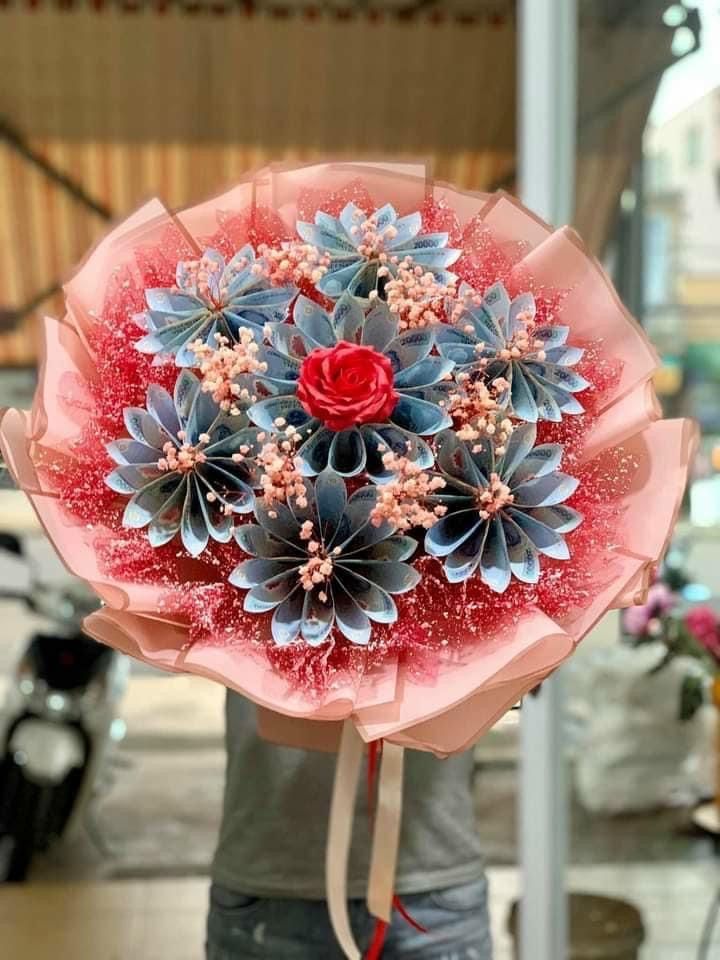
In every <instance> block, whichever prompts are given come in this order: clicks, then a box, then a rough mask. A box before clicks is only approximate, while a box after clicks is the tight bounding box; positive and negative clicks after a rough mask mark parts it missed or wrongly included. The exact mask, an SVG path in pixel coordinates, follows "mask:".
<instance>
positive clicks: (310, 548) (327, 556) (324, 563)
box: [298, 520, 340, 603]
mask: <svg viewBox="0 0 720 960" xmlns="http://www.w3.org/2000/svg"><path fill="white" fill-rule="evenodd" d="M300 538H301V539H302V540H307V541H308V544H307V552H308V559H307V563H304V564H303V565H302V566H301V567H299V568H298V575H299V577H300V583H301V585H302V588H303V590H308V591H309V590H314V589H315V587H323V589H321V590H320V591H319V592H318V597H319V598H320V600H321V602H322V603H327V601H328V594H327V592H326V590H325V589H324V587H326V586H327V585H328V584H329V582H330V580H331V579H332V576H333V571H334V565H333V558H334V557H337V556H339V554H340V547H335V548H334V549H333V550H327V549H326V548H325V547H324V546H323V544H322V542H321V541H320V540H316V539H315V526H314V524H313V522H312V520H306V521H305V522H304V523H303V525H302V527H301V529H300Z"/></svg>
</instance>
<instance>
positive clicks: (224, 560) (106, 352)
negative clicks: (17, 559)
mask: <svg viewBox="0 0 720 960" xmlns="http://www.w3.org/2000/svg"><path fill="white" fill-rule="evenodd" d="M65 291H66V302H67V313H66V315H65V317H64V318H62V319H61V320H54V319H48V320H47V321H46V322H45V325H44V337H45V345H44V354H43V361H42V367H41V372H40V378H39V385H38V389H37V394H36V397H35V400H34V403H33V408H32V410H31V411H30V412H29V413H26V412H23V411H18V410H8V411H5V412H4V415H3V417H2V422H1V431H2V447H3V452H4V455H5V457H6V460H7V462H8V464H9V466H10V468H11V470H12V472H13V473H14V475H15V477H16V479H17V481H18V483H19V484H20V486H22V488H23V489H24V490H25V492H26V493H27V495H28V496H29V497H30V499H31V500H32V503H33V505H34V506H35V508H36V510H37V513H38V516H39V518H40V520H41V522H42V524H43V525H44V527H45V529H46V531H47V533H48V535H49V537H50V539H51V540H52V541H53V543H54V544H55V546H56V547H57V549H58V552H59V553H60V555H61V556H62V557H63V559H64V560H65V562H66V564H67V565H68V566H69V568H70V569H71V570H72V571H73V572H74V573H76V574H77V575H78V576H79V577H82V578H83V579H85V580H86V581H88V583H90V584H91V585H92V587H93V588H94V589H95V590H96V591H97V593H98V595H99V596H100V597H101V598H102V600H103V601H104V605H103V607H102V608H101V610H99V611H98V612H97V613H94V614H92V615H91V616H90V617H89V618H88V620H87V630H88V631H89V632H90V633H91V634H92V635H93V636H95V637H97V638H98V639H100V640H102V641H104V642H106V643H109V644H112V645H113V646H115V647H117V648H119V649H121V650H124V651H126V652H127V653H130V654H132V655H133V656H136V657H139V658H141V659H144V660H146V661H149V662H150V663H152V664H155V665H156V666H159V667H163V668H165V669H168V670H174V671H185V672H189V673H196V674H201V675H203V676H206V677H210V678H213V679H215V680H218V681H220V682H222V683H224V684H226V685H227V686H229V687H231V688H233V689H235V690H237V691H239V692H240V693H242V694H244V695H246V696H247V697H249V698H250V699H251V700H253V701H254V702H255V703H256V704H257V705H258V707H259V713H260V725H261V729H262V730H263V731H264V732H265V734H266V735H267V736H268V737H270V738H271V739H277V740H279V741H284V742H290V743H297V744H300V745H305V746H318V747H330V748H332V747H339V749H340V755H339V759H338V775H337V781H336V790H335V797H334V804H333V812H332V814H331V824H330V842H329V855H328V880H329V896H330V907H331V914H332V916H333V921H334V923H335V926H336V929H337V932H338V935H339V937H340V940H341V943H342V944H343V947H344V949H345V952H346V953H347V955H348V956H357V955H358V954H357V948H356V947H355V946H354V944H353V942H352V935H351V933H350V931H349V926H348V924H347V918H346V916H345V915H344V913H343V910H344V907H343V904H344V895H343V885H342V874H343V864H344V858H345V857H346V855H347V850H346V843H345V840H346V839H347V838H345V840H343V838H342V836H341V835H340V834H338V835H337V836H335V835H334V833H333V831H337V830H338V829H340V827H339V824H341V822H342V819H343V811H345V814H344V815H345V816H346V813H347V806H348V804H350V803H351V801H352V800H353V799H354V785H355V784H356V782H357V776H358V770H359V765H360V761H361V756H362V753H363V745H364V744H365V743H371V744H375V745H377V744H378V743H380V742H382V743H383V760H382V766H381V771H380V790H381V791H383V790H391V789H399V784H400V778H401V758H402V749H403V748H405V747H411V748H417V749H424V750H432V751H434V752H435V753H437V754H439V755H443V754H448V753H451V752H453V751H457V750H461V749H463V748H465V747H467V746H469V745H470V744H472V743H473V742H474V741H475V740H476V739H477V738H478V737H479V736H480V735H481V734H482V733H483V731H485V730H486V729H487V728H488V727H489V726H491V725H492V724H493V723H494V722H495V721H496V720H497V718H499V717H500V716H501V715H502V714H503V713H504V712H505V711H506V710H507V709H508V708H509V707H510V706H511V705H513V704H514V703H515V702H516V701H517V700H518V699H519V698H520V697H521V696H522V695H523V694H524V693H525V692H526V691H527V690H529V689H531V688H532V687H533V686H535V685H536V684H537V683H538V682H539V681H541V680H542V679H543V678H544V677H545V676H546V675H547V674H549V673H550V672H551V671H552V670H553V669H554V668H555V667H557V666H558V665H559V664H560V663H561V662H562V661H563V660H564V659H565V658H566V657H567V656H568V655H569V654H570V653H571V652H572V650H573V648H574V646H575V644H576V643H577V642H578V641H579V640H580V639H581V638H582V637H583V636H584V635H585V634H586V633H587V631H588V630H589V629H590V628H591V627H592V626H593V624H595V623H596V621H597V620H598V619H599V618H600V617H601V616H602V615H603V614H604V613H605V612H606V611H607V610H608V609H610V608H613V607H623V606H627V605H629V604H633V603H636V602H640V601H642V599H643V597H644V596H645V594H646V591H647V589H648V587H649V585H650V583H651V582H652V577H653V571H654V568H655V566H656V564H657V562H658V559H659V557H660V556H661V554H662V553H663V550H664V548H665V545H666V543H667V540H668V536H669V532H670V530H671V527H672V525H673V522H674V519H675V517H676V514H677V511H678V509H679V505H680V501H681V497H682V493H683V489H684V485H685V479H686V472H687V466H688V461H689V459H690V456H691V451H692V447H693V443H694V431H693V428H692V427H691V426H690V425H689V424H688V422H686V421H682V420H675V421H663V420H660V419H659V411H658V408H657V403H656V400H655V397H654V393H653V388H652V379H651V378H652V374H653V370H654V368H655V365H656V357H655V354H654V352H653V350H652V348H651V346H650V344H649V342H648V341H647V339H646V337H645V336H644V334H643V332H642V330H641V329H640V328H639V327H638V325H637V324H636V323H635V322H634V321H633V320H632V318H631V317H630V316H629V315H628V314H627V312H626V311H625V310H624V308H623V307H622V305H621V304H620V302H619V301H618V299H617V296H616V294H615V293H614V291H613V289H612V286H611V284H610V282H609V281H608V279H607V277H606V276H605V274H604V273H603V271H602V269H601V267H600V266H599V264H598V263H597V262H596V261H595V260H593V259H592V257H590V256H589V255H588V254H587V252H586V251H585V250H584V248H583V246H582V243H581V241H580V240H579V238H578V237H577V236H576V235H575V234H574V233H573V232H572V231H571V230H569V229H567V228H565V229H561V230H558V231H553V230H552V229H551V228H550V227H548V226H547V225H546V224H544V223H542V222H540V221H539V220H538V219H537V218H536V217H535V216H534V215H533V214H532V213H530V212H529V211H527V210H525V209H523V207H521V206H520V205H519V204H518V203H517V202H516V201H514V200H513V199H512V198H510V197H509V196H507V195H504V194H496V195H492V196H488V195H471V194H467V193H462V192H460V191H457V190H454V189H453V188H451V187H448V186H444V185H441V184H434V183H433V182H431V181H430V180H429V179H428V178H427V177H426V175H425V171H424V169H423V168H421V167H417V166H413V165H408V164H367V165H359V164H340V163H330V164H320V165H314V166H307V167H299V168H285V167H271V168H268V169H265V170H262V171H260V172H256V173H254V174H253V175H250V176H248V177H247V178H246V179H245V180H244V181H243V182H241V183H240V184H238V185H237V186H236V187H234V188H233V189H232V190H230V191H229V192H228V193H226V194H224V195H222V196H219V197H217V198H215V199H213V200H211V201H208V202H205V203H203V204H201V205H199V206H197V207H194V208H191V209H189V210H185V211H182V212H179V213H175V214H171V213H169V212H168V211H167V210H166V209H165V208H164V207H163V206H162V205H161V204H160V203H159V202H158V201H152V202H150V203H148V204H146V205H145V206H144V207H142V208H141V209H140V210H138V211H137V212H136V213H135V214H134V215H132V216H131V217H129V218H128V219H127V220H125V221H124V222H122V223H120V224H119V225H118V226H117V227H116V228H115V229H114V230H112V231H111V232H110V233H109V234H108V235H107V236H106V237H105V238H104V239H103V240H102V241H101V242H100V243H99V244H98V246H97V247H96V248H95V249H94V250H93V251H92V252H91V253H90V254H89V255H88V257H87V258H86V260H85V262H84V263H83V264H82V265H81V266H80V267H79V269H78V270H77V271H76V273H75V274H74V276H73V277H72V278H71V279H70V280H69V281H68V283H67V285H66V287H65ZM389 807H392V804H390V805H388V804H381V805H380V806H379V808H378V815H377V820H376V841H375V842H376V848H377V850H378V851H379V852H378V855H377V857H373V867H372V868H371V878H370V894H369V902H370V906H371V909H372V910H373V912H374V913H375V914H376V915H377V916H378V917H379V918H381V920H385V921H386V920H387V919H388V917H389V911H390V905H391V902H392V867H393V856H392V854H391V853H390V854H388V853H387V851H388V850H392V847H393V843H395V844H396V842H397V823H396V822H394V821H393V819H392V817H393V815H392V812H390V813H388V809H389ZM341 832H342V831H341ZM383 850H384V851H385V853H383Z"/></svg>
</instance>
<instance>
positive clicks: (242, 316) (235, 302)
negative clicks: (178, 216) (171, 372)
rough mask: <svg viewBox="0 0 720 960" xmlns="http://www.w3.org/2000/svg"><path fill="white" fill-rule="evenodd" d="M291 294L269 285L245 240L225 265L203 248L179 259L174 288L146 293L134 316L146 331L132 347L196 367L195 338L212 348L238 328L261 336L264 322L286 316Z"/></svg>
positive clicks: (285, 288)
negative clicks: (142, 306) (143, 307)
mask: <svg viewBox="0 0 720 960" xmlns="http://www.w3.org/2000/svg"><path fill="white" fill-rule="evenodd" d="M294 293H295V288H294V287H293V286H291V285H282V286H272V285H271V284H270V282H269V281H268V279H267V278H266V276H265V272H264V271H263V268H262V261H258V260H257V259H256V257H255V251H254V250H253V248H252V247H251V246H250V245H249V244H248V245H247V246H245V247H243V248H242V250H239V251H238V252H237V253H236V254H235V255H234V256H233V257H232V258H231V259H230V260H229V261H228V262H227V263H226V262H225V258H224V257H223V255H222V254H221V253H219V252H218V251H217V250H213V249H212V248H207V249H206V250H204V251H203V253H202V254H201V255H200V256H199V257H198V258H197V259H196V260H181V261H180V262H179V263H178V265H177V271H176V274H175V283H174V285H173V286H171V287H160V288H157V287H155V288H150V289H147V290H146V291H145V300H146V303H147V309H146V310H144V311H143V312H142V313H140V314H138V315H137V318H136V319H137V322H138V324H139V325H141V326H142V327H143V328H144V329H145V330H147V334H146V336H144V337H142V338H141V339H139V340H138V342H137V343H136V348H137V349H138V350H140V351H141V352H142V353H150V354H173V355H174V357H175V362H176V363H177V365H178V366H179V367H194V366H197V362H196V361H197V357H196V354H195V351H194V350H193V349H192V346H193V344H194V343H195V342H196V341H198V340H199V341H200V342H202V343H207V344H210V345H211V346H214V345H215V339H216V337H217V336H222V337H226V338H227V339H228V340H229V341H230V342H234V341H237V340H238V339H239V332H240V330H241V329H242V328H243V327H244V328H246V329H251V330H254V331H255V332H256V333H257V334H258V335H259V336H262V329H263V327H264V326H265V324H266V323H268V322H270V321H272V320H280V319H282V317H283V316H284V315H285V310H286V308H287V305H288V303H289V302H290V300H291V299H292V297H293V295H294Z"/></svg>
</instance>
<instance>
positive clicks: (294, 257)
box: [252, 240, 330, 287]
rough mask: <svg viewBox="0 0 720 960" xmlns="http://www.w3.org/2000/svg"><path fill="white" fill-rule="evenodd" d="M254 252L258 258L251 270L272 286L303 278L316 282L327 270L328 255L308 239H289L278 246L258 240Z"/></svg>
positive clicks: (297, 283) (296, 283)
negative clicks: (303, 241) (258, 244)
mask: <svg viewBox="0 0 720 960" xmlns="http://www.w3.org/2000/svg"><path fill="white" fill-rule="evenodd" d="M258 254H259V256H260V257H261V258H262V259H261V260H259V261H258V262H257V263H255V264H254V265H253V268H252V269H253V272H255V273H256V274H261V275H263V276H265V277H266V278H267V279H268V280H269V281H270V283H271V284H273V286H278V287H282V286H285V285H286V284H289V283H293V284H295V285H296V286H299V285H300V284H301V283H302V282H303V281H304V280H309V281H310V282H311V283H317V282H318V280H320V279H322V277H323V276H324V275H325V274H326V273H327V270H328V266H329V264H330V257H329V256H328V255H327V254H326V253H324V252H323V251H321V250H318V248H317V247H314V246H313V245H312V244H310V243H302V242H300V241H295V240H293V241H291V242H290V243H284V244H283V245H282V246H280V247H271V246H269V245H268V244H266V243H261V244H260V246H259V247H258Z"/></svg>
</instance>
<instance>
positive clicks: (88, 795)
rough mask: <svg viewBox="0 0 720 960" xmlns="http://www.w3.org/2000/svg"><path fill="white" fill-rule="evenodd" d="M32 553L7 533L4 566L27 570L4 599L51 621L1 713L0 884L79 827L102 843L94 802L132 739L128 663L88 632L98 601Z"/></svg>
mask: <svg viewBox="0 0 720 960" xmlns="http://www.w3.org/2000/svg"><path fill="white" fill-rule="evenodd" d="M28 546H29V544H25V548H26V549H25V550H24V549H23V545H22V544H21V543H20V540H19V539H18V538H17V537H15V536H14V535H11V534H0V564H1V565H2V568H3V569H4V570H9V569H10V568H11V567H12V565H13V564H14V565H15V569H16V570H17V565H18V564H20V566H21V567H22V566H23V565H25V567H26V569H29V571H30V575H29V577H28V578H27V584H26V587H25V588H24V589H18V588H17V586H15V587H9V588H8V587H5V588H3V587H2V586H0V596H3V597H13V598H15V599H18V600H22V601H23V602H24V603H25V604H26V605H27V606H28V607H29V609H30V610H31V611H33V612H34V613H35V614H39V615H41V616H42V617H44V618H46V619H47V620H48V621H49V622H50V629H49V630H48V631H47V632H45V631H43V632H38V633H35V634H33V635H32V637H31V638H30V640H29V642H28V644H27V646H26V647H25V650H24V652H23V654H22V656H21V657H20V660H19V661H18V663H17V666H16V669H15V671H14V675H13V676H12V677H11V680H10V685H9V689H8V692H7V695H6V700H5V707H4V710H3V712H2V714H1V715H0V882H3V881H20V880H24V879H25V878H26V876H27V873H28V869H29V867H30V864H31V862H32V858H33V856H34V854H35V852H36V851H38V850H45V849H47V847H48V846H49V845H50V844H51V843H54V842H56V841H57V840H58V839H60V838H61V837H63V838H64V837H68V836H69V835H71V834H73V833H74V831H75V830H76V829H77V828H79V827H80V825H81V824H84V825H85V826H86V827H87V828H88V830H89V832H90V836H91V838H92V839H93V840H94V842H95V843H96V844H98V845H100V846H102V841H101V837H100V834H99V832H98V831H97V828H96V827H95V822H94V819H93V813H92V811H93V801H94V800H95V799H96V797H97V796H98V795H99V794H101V793H102V792H103V790H104V788H106V787H107V786H108V785H109V782H110V761H111V759H112V755H113V751H114V748H115V746H116V744H117V743H118V741H119V740H121V739H122V737H123V736H124V733H125V725H124V723H123V721H122V720H121V719H120V717H119V713H118V708H119V704H120V701H121V699H122V696H123V693H124V690H125V686H126V681H127V673H128V664H127V660H126V658H125V657H123V656H121V655H120V654H117V653H116V652H114V651H113V650H111V649H109V648H107V647H104V646H102V645H101V644H99V643H97V642H96V641H94V640H91V639H90V638H89V637H87V636H85V635H84V634H83V633H82V629H81V623H82V619H83V617H84V616H85V615H86V614H88V613H90V612H91V611H92V610H93V609H95V608H96V607H97V604H98V601H97V598H96V597H94V595H93V594H91V593H90V591H89V590H88V589H87V587H86V586H85V585H84V584H82V583H81V581H79V580H77V579H75V578H73V577H71V576H70V574H67V573H66V572H65V571H64V569H63V570H62V572H61V573H60V574H59V573H58V569H59V568H56V570H55V571H53V575H52V576H50V577H48V576H47V574H46V571H45V570H42V571H41V570H39V569H38V566H39V565H38V564H37V563H33V562H32V557H30V556H28V555H27V554H28V553H29V552H30V551H29V550H28V549H27V548H28ZM43 559H44V565H46V564H47V558H46V557H45V558H43ZM53 560H54V558H53ZM51 562H52V561H51ZM8 579H11V578H9V577H5V576H3V577H2V581H3V583H7V581H8Z"/></svg>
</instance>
